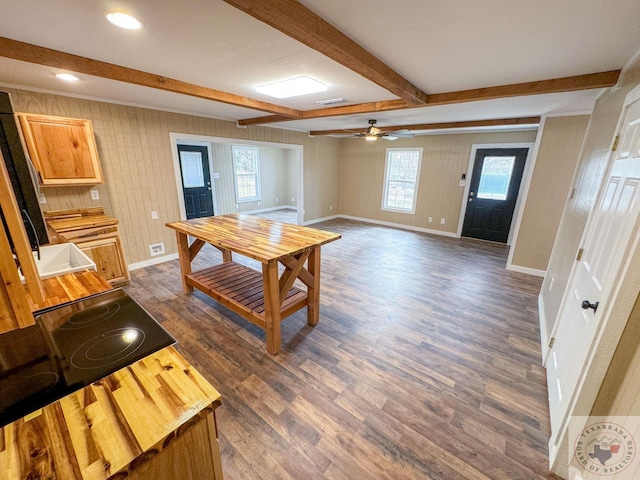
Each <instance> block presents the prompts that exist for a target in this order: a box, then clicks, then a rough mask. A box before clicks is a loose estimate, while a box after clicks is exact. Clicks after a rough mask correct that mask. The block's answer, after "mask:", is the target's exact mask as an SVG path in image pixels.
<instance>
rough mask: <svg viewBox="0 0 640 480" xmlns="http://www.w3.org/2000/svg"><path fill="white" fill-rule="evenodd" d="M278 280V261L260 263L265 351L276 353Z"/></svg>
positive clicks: (278, 301)
mask: <svg viewBox="0 0 640 480" xmlns="http://www.w3.org/2000/svg"><path fill="white" fill-rule="evenodd" d="M279 283H280V282H279V281H278V262H269V263H263V264H262V285H263V288H264V323H265V332H266V334H267V351H268V352H269V353H271V354H274V355H275V354H276V353H278V352H279V351H280V347H281V345H282V339H281V338H280V337H281V334H280V295H279Z"/></svg>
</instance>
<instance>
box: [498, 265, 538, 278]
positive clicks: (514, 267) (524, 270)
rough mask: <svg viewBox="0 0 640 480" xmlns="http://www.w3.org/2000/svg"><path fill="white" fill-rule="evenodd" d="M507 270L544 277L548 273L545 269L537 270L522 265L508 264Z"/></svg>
mask: <svg viewBox="0 0 640 480" xmlns="http://www.w3.org/2000/svg"><path fill="white" fill-rule="evenodd" d="M507 270H511V271H512V272H520V273H526V274H529V275H535V276H536V277H544V276H545V275H546V273H547V272H546V271H545V270H536V269H535V268H529V267H521V266H520V265H507Z"/></svg>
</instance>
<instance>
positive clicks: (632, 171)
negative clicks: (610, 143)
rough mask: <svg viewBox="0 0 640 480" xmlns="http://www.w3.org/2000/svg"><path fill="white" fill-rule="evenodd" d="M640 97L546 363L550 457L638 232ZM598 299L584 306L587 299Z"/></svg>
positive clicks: (627, 116)
mask: <svg viewBox="0 0 640 480" xmlns="http://www.w3.org/2000/svg"><path fill="white" fill-rule="evenodd" d="M639 214H640V100H636V101H634V102H632V103H630V104H628V105H627V106H626V108H625V110H624V112H623V121H622V122H621V129H620V141H619V145H618V148H617V150H616V151H615V152H614V153H612V156H611V159H610V164H609V167H608V170H607V174H606V175H605V177H604V180H603V182H602V185H601V187H600V192H599V195H598V200H597V202H596V204H595V206H594V209H593V211H592V212H591V214H590V216H589V220H588V222H587V225H586V228H585V232H584V234H583V238H582V242H581V245H582V248H583V254H582V258H581V260H580V261H579V262H577V263H576V265H575V266H574V269H573V271H572V274H571V277H570V280H569V283H568V286H567V289H566V291H565V296H564V298H563V300H562V305H561V308H560V315H559V316H558V323H557V328H556V332H555V335H554V338H555V341H554V344H553V347H552V348H551V351H550V357H549V360H548V361H547V384H548V388H549V411H550V416H551V431H552V433H551V439H550V442H549V452H550V457H551V461H553V459H554V458H553V457H554V453H555V451H556V447H557V446H558V444H559V442H560V441H561V440H562V438H563V436H564V434H565V431H566V426H567V421H568V419H569V417H570V415H571V413H572V411H573V406H574V404H575V401H576V398H577V394H578V393H579V389H580V385H581V384H582V383H583V382H584V375H585V372H586V371H587V367H588V366H589V363H590V361H591V359H592V356H593V353H594V351H595V349H596V347H597V338H598V337H599V332H600V331H601V329H602V328H604V322H603V320H604V319H605V317H606V313H607V311H608V310H609V308H610V305H609V299H610V297H611V294H612V291H613V289H614V287H615V286H616V284H617V283H618V282H619V281H620V277H621V272H622V271H623V269H624V268H625V260H626V259H627V257H628V255H629V250H630V247H631V246H632V245H635V242H636V241H637V238H636V237H637V236H638V234H639V231H638V224H639V221H638V219H639ZM585 300H586V301H588V302H589V303H591V304H595V303H596V302H599V304H598V308H597V310H596V311H594V310H593V309H592V308H588V307H587V308H586V309H583V308H582V302H583V301H585Z"/></svg>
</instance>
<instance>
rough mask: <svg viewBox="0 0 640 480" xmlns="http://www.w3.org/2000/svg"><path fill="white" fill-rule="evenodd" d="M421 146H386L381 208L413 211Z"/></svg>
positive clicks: (418, 175) (420, 159) (414, 208)
mask: <svg viewBox="0 0 640 480" xmlns="http://www.w3.org/2000/svg"><path fill="white" fill-rule="evenodd" d="M421 162H422V148H387V162H386V166H385V173H384V192H383V195H382V210H391V211H396V212H405V213H415V211H416V196H417V194H418V179H419V178H420V163H421Z"/></svg>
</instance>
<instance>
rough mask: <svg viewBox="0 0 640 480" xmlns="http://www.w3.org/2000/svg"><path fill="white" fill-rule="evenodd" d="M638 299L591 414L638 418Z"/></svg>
mask: <svg viewBox="0 0 640 480" xmlns="http://www.w3.org/2000/svg"><path fill="white" fill-rule="evenodd" d="M638 345H640V297H638V299H637V300H636V303H635V306H634V307H633V311H632V312H631V316H630V317H629V321H628V322H627V326H626V327H625V329H624V332H623V333H622V338H621V339H620V343H619V344H618V348H617V349H616V352H615V354H614V356H613V359H612V360H611V365H610V366H609V370H608V371H607V376H606V378H605V380H604V382H602V387H601V388H600V392H599V394H598V397H597V399H596V402H595V404H594V406H593V409H592V411H591V415H598V416H608V415H633V416H640V395H638V392H640V349H639V348H638Z"/></svg>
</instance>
